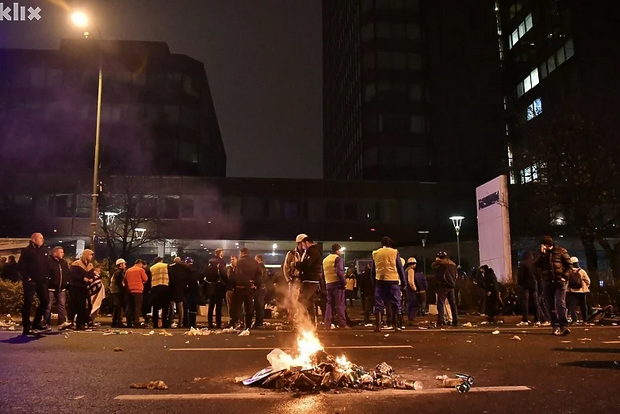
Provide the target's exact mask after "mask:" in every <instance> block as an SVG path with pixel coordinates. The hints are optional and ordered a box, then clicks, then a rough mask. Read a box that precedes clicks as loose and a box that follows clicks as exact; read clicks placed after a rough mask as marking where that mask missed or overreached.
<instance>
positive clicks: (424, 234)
mask: <svg viewBox="0 0 620 414" xmlns="http://www.w3.org/2000/svg"><path fill="white" fill-rule="evenodd" d="M429 233H430V231H428V230H420V231H418V234H419V235H420V239H422V262H423V263H424V274H426V240H427V239H428V234H429Z"/></svg>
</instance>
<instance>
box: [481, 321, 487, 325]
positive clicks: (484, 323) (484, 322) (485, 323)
mask: <svg viewBox="0 0 620 414" xmlns="http://www.w3.org/2000/svg"><path fill="white" fill-rule="evenodd" d="M488 324H489V322H487V321H482V322H480V325H488Z"/></svg>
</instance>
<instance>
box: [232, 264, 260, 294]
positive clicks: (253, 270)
mask: <svg viewBox="0 0 620 414" xmlns="http://www.w3.org/2000/svg"><path fill="white" fill-rule="evenodd" d="M262 274H263V272H262V270H261V268H260V266H259V265H258V263H256V260H254V259H252V258H251V257H250V256H243V257H241V258H239V261H238V262H237V269H236V270H235V279H234V283H235V287H243V289H250V288H253V287H256V285H257V283H258V281H259V280H260V278H261V276H262Z"/></svg>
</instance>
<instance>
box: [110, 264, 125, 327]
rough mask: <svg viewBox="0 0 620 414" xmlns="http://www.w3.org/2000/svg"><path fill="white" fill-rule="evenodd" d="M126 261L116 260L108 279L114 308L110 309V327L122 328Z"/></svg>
mask: <svg viewBox="0 0 620 414" xmlns="http://www.w3.org/2000/svg"><path fill="white" fill-rule="evenodd" d="M126 268H127V262H126V261H125V259H122V258H121V259H117V260H116V270H115V271H114V274H113V275H112V279H110V293H111V294H112V301H113V303H114V309H113V310H112V328H124V327H125V325H123V313H124V310H125V308H126V307H127V287H126V283H125V269H126Z"/></svg>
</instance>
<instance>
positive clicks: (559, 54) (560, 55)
mask: <svg viewBox="0 0 620 414" xmlns="http://www.w3.org/2000/svg"><path fill="white" fill-rule="evenodd" d="M555 58H556V59H557V62H558V66H560V65H561V64H562V63H564V61H565V60H566V55H565V54H564V48H563V47H561V48H560V50H558V51H557V52H556V54H555Z"/></svg>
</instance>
